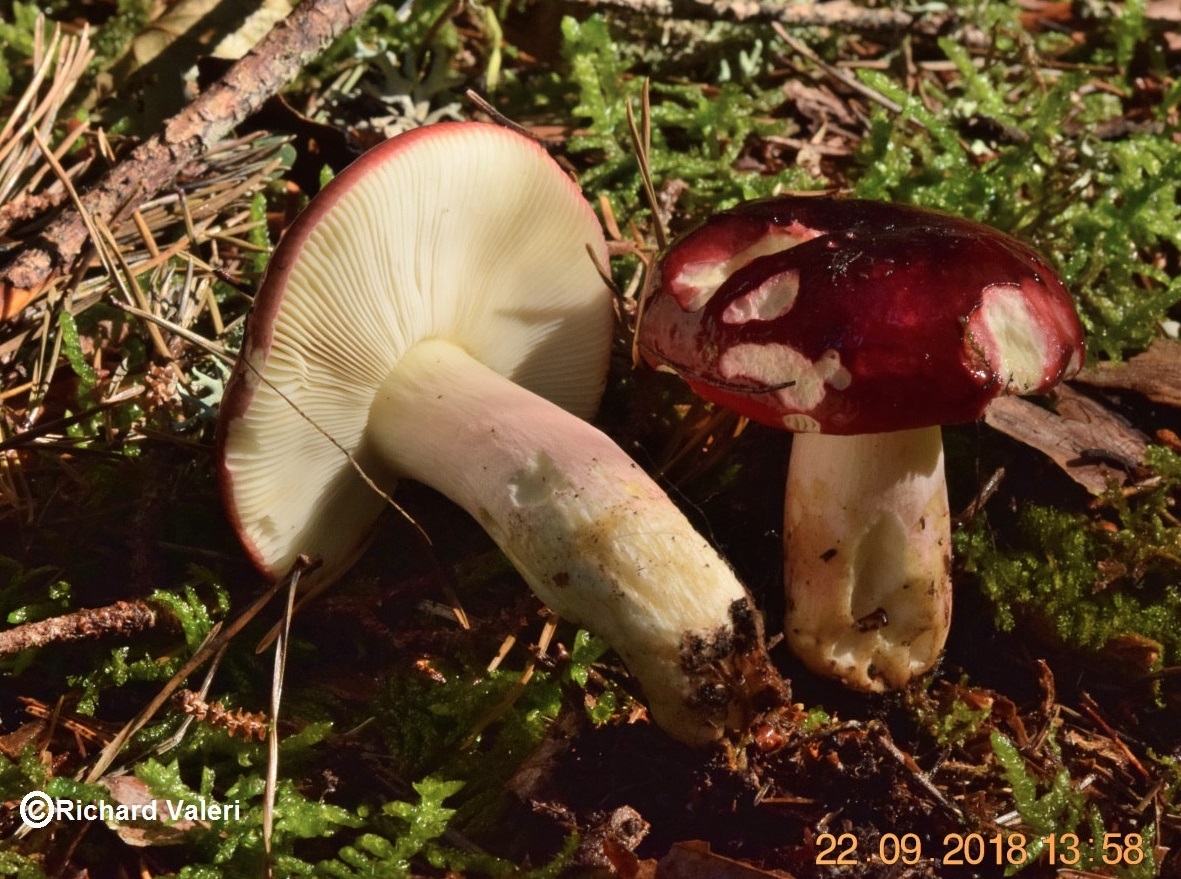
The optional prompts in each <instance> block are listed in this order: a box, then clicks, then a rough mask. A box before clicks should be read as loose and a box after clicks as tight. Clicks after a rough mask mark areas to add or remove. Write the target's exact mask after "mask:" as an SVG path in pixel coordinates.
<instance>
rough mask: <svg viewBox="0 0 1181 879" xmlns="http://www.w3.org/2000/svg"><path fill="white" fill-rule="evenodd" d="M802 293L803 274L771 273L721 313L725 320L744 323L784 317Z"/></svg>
mask: <svg viewBox="0 0 1181 879" xmlns="http://www.w3.org/2000/svg"><path fill="white" fill-rule="evenodd" d="M799 292H800V273H799V272H797V271H796V270H795V269H789V270H788V271H786V272H780V273H779V274H777V275H772V276H771V277H769V278H768V279H767V280H765V281H763V283H761V284H759V286H757V287H755V288H754V289H753V290H751V291H750V292H749V293H746V294H744V295H742V296H740V297H738V298H737V299H735V300H734V301H733V302H731V303H730V304H729V305H727V306H726V310H725V311H723V312H722V321H723V322H724V323H728V324H744V323H746V322H747V321H751V320H761V321H769V320H775V319H776V318H780V317H783V315H785V314H787V313H788V312H789V311H791V307H792V306H793V305H795V302H796V296H798V295H799Z"/></svg>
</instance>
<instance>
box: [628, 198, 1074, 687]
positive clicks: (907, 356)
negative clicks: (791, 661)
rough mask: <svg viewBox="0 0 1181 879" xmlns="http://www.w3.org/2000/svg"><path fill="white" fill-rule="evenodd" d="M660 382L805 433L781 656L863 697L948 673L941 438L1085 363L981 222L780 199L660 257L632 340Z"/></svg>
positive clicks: (1042, 269) (1029, 257)
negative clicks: (935, 669) (661, 375)
mask: <svg viewBox="0 0 1181 879" xmlns="http://www.w3.org/2000/svg"><path fill="white" fill-rule="evenodd" d="M637 341H638V345H639V347H640V349H641V350H642V352H643V354H644V356H645V358H646V360H647V361H648V362H649V363H650V364H651V365H653V366H655V367H656V368H658V369H663V370H671V371H673V372H676V373H678V374H680V375H681V376H683V377H684V378H685V379H686V381H687V382H688V383H689V385H690V386H691V387H692V388H693V390H694V391H695V392H696V393H697V394H699V395H700V396H702V397H704V398H705V399H707V400H710V401H712V402H715V403H718V404H720V405H723V406H728V407H730V408H732V409H734V410H736V411H737V412H739V413H741V414H742V415H745V416H747V417H749V418H751V419H753V420H755V421H758V422H760V423H762V424H766V425H770V426H772V427H777V428H783V429H787V430H790V431H794V432H795V433H796V436H795V437H794V439H793V441H792V451H791V461H790V465H789V469H788V479H787V495H786V502H785V512H784V544H785V565H784V578H785V585H786V589H787V614H786V622H785V629H786V635H787V640H788V642H789V644H790V645H791V647H792V649H793V650H794V651H795V652H796V654H797V655H798V656H799V657H800V658H801V659H802V660H803V661H804V663H805V664H806V665H807V666H808V667H809V668H811V669H813V670H814V671H817V672H820V673H823V674H828V675H832V676H834V677H837V678H839V679H841V680H842V681H844V682H845V683H846V684H847V685H849V686H851V687H854V688H857V689H861V690H870V691H881V690H884V689H887V688H895V687H901V686H903V685H905V684H906V683H907V682H908V681H909V680H910V679H911V678H912V677H914V676H915V675H918V674H921V673H922V672H924V671H926V670H927V669H929V668H930V667H931V666H932V665H933V664H934V663H935V661H936V660H937V658H938V657H939V654H940V651H941V650H942V648H943V645H944V642H945V640H946V637H947V630H948V626H949V623H950V615H951V578H950V568H951V534H950V531H951V528H950V516H949V513H948V504H947V489H946V483H945V480H944V469H943V443H942V437H941V434H940V427H939V426H940V425H943V424H956V423H962V422H969V421H974V420H976V419H978V418H979V417H980V416H981V415H982V413H983V411H984V408H985V406H986V405H987V404H988V402H989V401H990V400H992V399H993V398H994V397H996V396H998V395H1000V394H1039V393H1043V392H1044V391H1046V390H1047V389H1048V388H1050V387H1051V386H1052V385H1054V384H1056V383H1057V382H1059V381H1061V380H1062V379H1063V378H1066V377H1069V376H1070V375H1073V374H1074V373H1075V372H1076V371H1077V370H1078V369H1079V367H1080V366H1081V364H1082V361H1083V353H1084V351H1083V332H1082V328H1081V326H1080V324H1079V320H1078V317H1077V315H1076V313H1075V308H1074V304H1073V301H1072V299H1071V297H1070V294H1069V293H1068V292H1067V290H1066V289H1065V287H1064V286H1063V285H1062V282H1061V281H1060V280H1059V279H1058V277H1057V276H1056V275H1055V274H1054V272H1053V270H1052V269H1051V268H1050V267H1049V266H1048V265H1047V264H1046V262H1045V260H1044V259H1042V257H1040V256H1039V255H1038V254H1037V253H1036V252H1034V251H1033V250H1032V249H1030V248H1029V247H1028V246H1026V245H1025V244H1023V243H1021V242H1020V241H1017V240H1016V239H1014V238H1012V237H1010V236H1008V235H1004V234H1002V233H1000V232H998V231H996V230H995V229H992V228H989V227H988V226H984V225H982V224H980V223H976V222H972V221H969V220H965V219H962V218H959V217H953V216H949V215H946V214H943V213H939V212H935V211H931V210H926V209H921V208H916V207H909V206H904V205H895V204H883V203H878V202H869V201H859V200H854V199H839V198H835V199H834V198H829V197H807V196H781V197H776V198H771V199H766V200H761V201H755V202H749V203H746V204H742V205H740V206H738V207H737V208H735V209H733V210H730V211H726V212H724V213H721V214H718V215H716V216H714V217H712V218H711V219H709V220H707V221H706V222H705V223H704V224H703V225H702V226H700V227H699V228H697V229H696V230H694V231H693V232H691V233H689V234H688V235H686V236H684V237H683V238H681V239H680V240H679V241H677V242H675V243H674V244H673V245H672V246H671V247H670V248H669V249H668V250H667V251H666V252H665V253H664V254H663V255H662V257H661V259H660V261H659V263H658V265H657V267H656V270H655V273H654V287H653V291H652V293H651V296H650V298H649V299H648V301H647V304H646V307H645V311H644V315H643V319H642V321H641V323H640V327H639V331H638V340H637Z"/></svg>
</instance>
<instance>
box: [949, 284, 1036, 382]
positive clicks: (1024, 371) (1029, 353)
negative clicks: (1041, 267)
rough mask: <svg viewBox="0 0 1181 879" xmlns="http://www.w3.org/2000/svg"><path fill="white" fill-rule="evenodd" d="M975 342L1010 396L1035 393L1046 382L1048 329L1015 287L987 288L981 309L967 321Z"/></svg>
mask: <svg viewBox="0 0 1181 879" xmlns="http://www.w3.org/2000/svg"><path fill="white" fill-rule="evenodd" d="M968 332H969V333H970V334H971V338H972V342H973V343H974V344H975V345H977V346H978V347H979V349H980V352H981V353H982V354H983V355H984V358H985V361H986V363H987V365H988V366H989V368H990V369H992V371H993V373H994V374H995V375H996V376H998V377H999V378H1000V379H1001V380H1002V381H1003V382H1004V383H1005V391H1006V392H1007V393H1010V394H1027V393H1030V392H1033V391H1036V390H1037V389H1038V388H1039V387H1041V386H1042V385H1043V384H1044V382H1045V380H1046V361H1047V358H1048V357H1049V353H1050V352H1049V351H1048V350H1047V346H1046V333H1045V329H1044V328H1043V327H1042V326H1041V325H1040V323H1039V322H1038V320H1037V317H1036V315H1034V313H1033V312H1032V311H1031V310H1030V308H1029V304H1028V303H1027V301H1026V298H1025V293H1024V292H1023V291H1022V289H1021V287H1019V286H1018V285H1016V284H991V285H989V286H988V287H985V288H984V292H983V294H982V295H981V300H980V307H979V308H978V309H977V310H976V312H975V313H974V314H973V315H972V317H971V318H970V319H969V320H968Z"/></svg>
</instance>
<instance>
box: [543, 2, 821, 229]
mask: <svg viewBox="0 0 1181 879" xmlns="http://www.w3.org/2000/svg"><path fill="white" fill-rule="evenodd" d="M562 54H563V56H564V57H565V59H566V62H567V64H568V65H569V73H570V80H571V82H572V83H573V84H574V85H575V87H576V88H577V95H578V99H577V105H576V106H575V107H574V108H573V109H572V111H571V112H572V114H573V115H574V116H576V117H580V118H581V119H582V120H583V121H584V122H585V123H586V126H585V131H584V132H583V133H580V134H579V135H578V136H576V137H573V138H571V140H570V145H569V147H570V150H571V151H572V152H573V153H575V154H581V155H582V156H583V158H584V159H585V160H586V161H587V162H588V164H589V167H588V169H587V170H586V172H585V173H584V175H583V177H582V185H583V187H584V188H585V189H586V190H587V191H588V192H591V193H596V194H597V193H602V194H605V195H606V196H607V197H608V198H609V199H610V200H611V204H612V208H613V209H614V211H615V212H616V215H617V216H618V217H620V218H627V217H631V216H633V215H636V214H640V215H643V214H645V213H646V211H645V210H643V209H641V200H640V193H641V192H642V186H641V183H640V174H639V166H638V164H637V162H636V159H635V156H634V155H633V150H632V147H631V135H630V129H629V126H628V122H627V104H628V102H629V101H630V102H631V104H632V108H633V111H634V113H635V116H636V118H637V120H638V119H639V114H640V93H641V88H642V77H641V76H640V75H638V74H636V73H635V72H633V70H632V68H631V66H630V65H628V64H627V63H626V59H627V58H628V54H627V50H626V47H624V46H621V45H619V44H617V42H616V41H615V39H614V38H613V35H612V32H611V29H610V27H609V26H608V24H607V22H606V20H605V19H603V18H602V17H601V16H591V17H590V18H588V19H587V20H585V21H581V22H580V21H576V20H575V19H573V18H567V19H565V20H563V22H562ZM745 57H746V60H745V63H742V62H741V61H739V62H737V64H738V66H739V68H740V69H743V70H745V71H746V72H748V73H751V72H754V70H755V69H756V68H757V66H758V60H757V58H755V57H753V56H745ZM729 69H730V68H729V65H727V67H726V68H725V70H726V71H727V73H726V75H727V76H732V75H733V74H732V73H730V72H729ZM720 73H721V68H720V67H719V74H720ZM651 99H652V103H651V120H652V146H651V154H650V156H649V164H650V167H651V172H652V177H653V180H654V181H655V185H656V187H657V189H658V190H659V189H660V187H661V185H662V184H663V183H665V182H668V181H673V180H679V181H682V182H684V183H685V184H687V191H686V192H685V193H684V195H683V196H682V197H681V202H680V205H679V207H680V209H681V213H682V214H684V215H685V216H686V218H687V219H690V220H692V219H700V218H701V217H703V216H705V215H706V214H708V213H712V212H713V211H715V210H721V209H723V208H726V207H729V206H731V205H733V204H734V203H736V202H738V201H740V200H744V199H750V198H758V197H761V196H766V195H769V194H771V193H772V192H773V191H775V190H776V189H777V188H785V187H787V188H814V187H816V186H818V185H821V184H820V183H819V182H817V181H815V180H813V179H812V178H811V177H809V176H808V175H807V174H806V173H805V172H804V171H803V170H802V169H794V170H793V171H791V172H788V173H787V174H785V175H782V176H780V177H770V176H761V175H759V174H754V173H751V172H750V171H741V170H738V169H737V168H736V167H735V162H736V160H737V159H738V158H739V156H740V154H741V153H742V150H743V148H744V147H745V146H746V144H747V141H748V138H750V137H751V136H753V135H757V134H766V133H770V132H771V131H773V130H774V131H775V132H776V133H778V134H782V133H783V126H784V123H783V121H782V120H772V119H771V113H772V111H773V110H774V109H775V108H776V107H778V106H779V104H781V103H782V100H783V95H782V92H781V91H780V90H779V89H778V88H762V87H760V86H758V85H756V84H754V83H753V82H747V83H745V84H743V85H739V84H738V83H736V82H734V81H732V80H727V81H722V82H719V83H718V84H717V85H716V87H715V88H713V89H711V90H709V91H707V90H705V89H703V88H702V87H701V86H699V85H696V84H693V85H680V84H674V83H670V82H663V83H653V84H652V89H651Z"/></svg>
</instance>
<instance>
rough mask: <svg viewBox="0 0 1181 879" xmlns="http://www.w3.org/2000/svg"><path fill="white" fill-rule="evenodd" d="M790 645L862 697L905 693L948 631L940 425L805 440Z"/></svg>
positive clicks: (797, 474)
mask: <svg viewBox="0 0 1181 879" xmlns="http://www.w3.org/2000/svg"><path fill="white" fill-rule="evenodd" d="M784 541H785V555H786V565H785V571H784V576H785V581H786V587H787V619H786V625H785V628H786V631H787V639H788V643H789V644H790V645H791V647H792V649H793V650H794V651H795V653H796V654H797V655H798V656H799V657H800V658H801V659H802V660H803V661H804V663H805V664H806V665H807V666H808V667H809V668H811V669H813V670H814V671H817V672H820V673H822V674H827V675H832V676H834V677H837V678H840V679H841V680H842V681H844V682H845V683H846V684H847V685H849V686H851V687H855V688H857V689H860V690H874V691H881V690H885V689H889V688H894V687H901V686H904V685H905V684H906V683H907V682H908V681H909V680H910V679H911V678H912V677H914V676H915V675H918V674H922V673H923V672H924V671H926V670H927V669H929V668H930V667H931V666H932V665H933V664H934V663H935V661H936V660H937V659H938V658H939V653H940V651H941V650H942V649H943V644H944V641H946V639H947V629H948V626H949V624H950V622H951V577H950V573H951V517H950V514H949V512H948V508H947V485H946V482H945V480H944V476H943V441H942V437H941V435H940V430H939V428H938V427H932V428H923V429H919V430H907V431H899V432H897V433H883V434H866V435H861V436H823V435H820V434H804V433H801V434H796V436H795V438H794V439H793V441H792V452H791V465H790V467H789V468H788V475H787V499H786V505H785V513H784Z"/></svg>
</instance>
